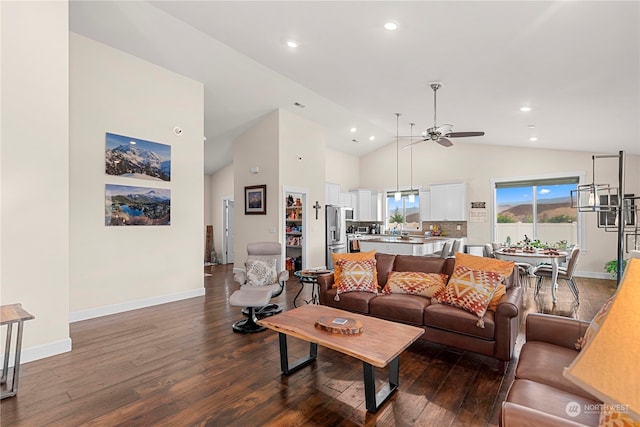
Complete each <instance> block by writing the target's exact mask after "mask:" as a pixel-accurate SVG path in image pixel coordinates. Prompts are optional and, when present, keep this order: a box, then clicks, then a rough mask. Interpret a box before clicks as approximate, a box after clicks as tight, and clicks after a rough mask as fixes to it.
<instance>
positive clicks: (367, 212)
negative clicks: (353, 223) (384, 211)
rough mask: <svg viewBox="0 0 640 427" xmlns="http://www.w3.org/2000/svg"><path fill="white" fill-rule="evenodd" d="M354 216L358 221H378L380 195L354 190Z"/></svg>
mask: <svg viewBox="0 0 640 427" xmlns="http://www.w3.org/2000/svg"><path fill="white" fill-rule="evenodd" d="M351 195H352V197H353V199H352V200H353V203H354V204H353V214H354V218H355V219H356V220H357V221H377V220H378V195H377V194H376V193H374V192H373V191H371V190H363V189H359V190H352V191H351Z"/></svg>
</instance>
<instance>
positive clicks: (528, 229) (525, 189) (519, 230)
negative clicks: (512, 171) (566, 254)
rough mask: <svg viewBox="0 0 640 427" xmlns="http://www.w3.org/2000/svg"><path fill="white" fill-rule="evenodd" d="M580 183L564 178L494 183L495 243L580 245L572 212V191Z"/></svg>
mask: <svg viewBox="0 0 640 427" xmlns="http://www.w3.org/2000/svg"><path fill="white" fill-rule="evenodd" d="M579 180H580V179H579V177H578V176H567V177H559V178H540V179H526V180H514V181H500V182H495V183H494V189H495V197H494V201H495V205H494V212H495V217H494V229H495V233H494V238H495V240H496V241H498V242H502V243H511V244H518V243H520V244H522V243H524V241H525V239H530V240H531V241H532V242H535V241H536V240H539V241H540V244H542V245H547V246H555V247H558V246H559V247H562V246H563V245H577V244H579V240H580V239H579V235H580V233H579V222H578V212H577V209H576V208H571V190H575V189H576V188H577V185H578V182H579Z"/></svg>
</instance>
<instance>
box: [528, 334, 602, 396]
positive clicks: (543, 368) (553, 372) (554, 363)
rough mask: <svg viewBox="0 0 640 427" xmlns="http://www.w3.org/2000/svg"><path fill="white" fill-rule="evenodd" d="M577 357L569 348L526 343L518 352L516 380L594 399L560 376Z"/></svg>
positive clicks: (537, 342) (532, 342)
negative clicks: (544, 385) (531, 382)
mask: <svg viewBox="0 0 640 427" xmlns="http://www.w3.org/2000/svg"><path fill="white" fill-rule="evenodd" d="M577 356H578V352H577V351H576V350H572V349H570V348H566V347H560V346H557V345H554V344H549V343H546V342H542V341H527V342H526V343H525V344H524V345H523V346H522V349H521V350H520V357H519V360H518V366H517V367H516V378H522V379H527V380H532V381H536V382H539V383H543V384H547V385H549V386H552V387H555V388H557V389H560V390H564V391H566V392H569V393H573V394H577V395H579V396H582V397H584V398H587V399H595V397H593V396H592V395H590V394H589V393H587V392H586V391H584V390H583V389H581V388H580V387H578V386H577V385H575V384H574V383H572V382H571V381H569V380H568V379H566V378H565V377H564V375H562V372H563V370H564V368H566V367H568V366H569V365H570V364H571V362H573V359H575V358H576V357H577Z"/></svg>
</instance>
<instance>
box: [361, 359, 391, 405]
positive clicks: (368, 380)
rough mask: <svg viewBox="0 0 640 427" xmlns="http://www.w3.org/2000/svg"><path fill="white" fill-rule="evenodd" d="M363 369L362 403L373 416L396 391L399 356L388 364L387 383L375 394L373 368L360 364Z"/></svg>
mask: <svg viewBox="0 0 640 427" xmlns="http://www.w3.org/2000/svg"><path fill="white" fill-rule="evenodd" d="M362 363H363V367H364V401H365V406H366V407H367V411H369V412H371V413H372V414H375V413H376V412H377V411H378V409H380V407H381V406H382V405H383V404H384V402H386V401H387V399H389V397H391V395H392V394H393V392H395V391H396V390H397V389H398V385H399V383H400V356H396V357H395V358H394V359H393V360H392V361H391V363H389V382H388V383H387V384H386V385H385V386H384V387H382V389H381V390H380V391H379V392H378V393H376V371H375V369H376V368H375V367H374V366H373V365H371V364H369V363H367V362H362Z"/></svg>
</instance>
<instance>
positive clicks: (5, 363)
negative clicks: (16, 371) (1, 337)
mask: <svg viewBox="0 0 640 427" xmlns="http://www.w3.org/2000/svg"><path fill="white" fill-rule="evenodd" d="M12 327H13V323H7V341H6V345H5V346H4V359H3V364H2V378H0V384H4V383H6V382H7V374H8V372H9V349H10V348H11V333H12Z"/></svg>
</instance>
